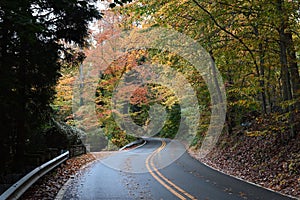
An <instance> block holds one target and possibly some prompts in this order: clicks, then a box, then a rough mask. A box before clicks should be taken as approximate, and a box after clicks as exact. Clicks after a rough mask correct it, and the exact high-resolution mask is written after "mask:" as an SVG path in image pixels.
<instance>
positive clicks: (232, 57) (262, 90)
mask: <svg viewBox="0 0 300 200" xmlns="http://www.w3.org/2000/svg"><path fill="white" fill-rule="evenodd" d="M92 2H93V0H84V1H79V0H63V1H62V0H59V1H56V0H51V1H46V0H44V1H36V0H31V1H29V0H23V1H18V0H3V1H1V3H0V45H1V46H0V58H1V59H0V63H1V64H0V70H1V73H0V80H1V85H0V101H1V104H0V110H1V116H0V124H1V125H0V129H1V143H0V154H1V156H0V162H1V163H4V164H3V165H2V166H1V167H3V168H4V167H7V166H11V165H14V164H15V162H16V161H22V158H23V157H24V153H25V152H26V151H28V150H30V149H38V146H39V145H40V146H41V144H40V141H41V140H40V138H41V134H45V133H46V132H47V131H49V130H53V129H52V128H53V126H54V124H55V122H53V119H55V120H56V121H60V122H66V123H67V124H68V125H70V126H75V125H76V126H77V128H79V129H80V130H81V131H85V132H86V133H85V134H87V135H86V137H85V138H84V141H83V142H84V143H85V144H89V145H90V148H91V150H92V151H99V150H101V149H104V148H106V149H109V148H111V149H114V148H116V147H121V146H123V145H125V144H126V143H128V142H130V141H132V140H134V139H135V137H134V136H132V135H130V134H129V133H126V131H124V130H123V129H122V127H120V126H119V125H118V124H117V123H116V122H115V118H114V114H116V113H114V112H113V111H112V105H111V98H112V95H113V93H114V89H115V87H117V86H118V84H119V82H120V80H121V79H122V77H123V78H124V77H126V78H127V79H128V80H131V81H128V84H129V86H130V83H131V84H132V85H133V84H134V82H135V81H136V80H135V75H134V73H131V74H130V71H134V70H135V69H137V68H138V67H139V66H141V65H163V66H167V67H170V68H172V69H173V70H175V71H176V72H178V73H180V74H182V75H183V76H184V77H185V78H186V80H188V82H189V83H190V84H191V85H192V87H193V89H194V91H196V95H197V99H198V102H199V105H201V106H200V107H199V109H201V112H202V113H201V118H200V120H199V125H197V131H196V133H193V135H194V138H193V140H192V142H191V144H189V145H190V146H192V147H193V148H195V149H198V148H200V147H201V142H202V140H203V138H204V137H205V135H206V133H207V130H208V127H209V123H210V119H211V94H210V92H209V90H208V88H207V85H206V83H205V81H204V79H203V77H202V76H201V74H200V73H199V72H198V71H197V69H196V68H195V67H194V66H192V64H191V63H189V62H188V61H187V60H185V59H184V58H182V57H180V56H179V55H176V53H174V52H166V51H161V50H157V49H137V50H134V51H130V52H129V53H128V54H126V55H125V56H123V57H119V58H118V59H116V60H114V62H112V63H110V65H109V67H108V68H107V69H106V70H104V71H101V73H99V74H98V77H99V80H98V82H97V88H96V91H95V94H94V97H95V98H94V100H93V101H94V102H93V103H94V104H95V110H96V116H97V120H96V121H93V120H89V119H90V118H89V115H93V113H91V112H90V111H89V110H88V108H87V107H85V104H84V102H85V101H86V100H87V96H85V94H79V95H80V102H79V103H78V104H80V107H79V109H78V110H77V111H76V113H74V110H72V109H73V107H72V106H74V105H73V104H74V102H73V97H74V95H77V94H74V93H76V92H80V91H73V89H74V87H73V85H74V84H75V85H76V84H80V88H84V87H89V84H88V81H90V80H89V79H85V76H86V75H87V74H88V73H94V72H92V71H89V69H86V68H85V66H86V65H85V64H84V60H85V58H86V57H89V56H91V55H92V54H93V56H95V53H94V52H93V50H94V49H95V46H97V45H98V47H99V46H101V45H103V44H104V43H105V41H106V40H107V39H109V38H111V37H113V36H114V35H117V34H119V33H120V32H122V31H124V30H132V29H134V30H138V29H141V28H151V27H164V28H167V29H170V30H175V31H178V32H180V33H183V34H185V35H187V36H188V37H190V38H192V39H193V40H195V41H197V42H198V43H199V44H200V45H201V46H202V47H203V48H204V49H205V50H206V51H207V52H208V53H209V55H210V56H211V58H212V60H213V61H214V62H215V67H216V68H217V69H218V70H219V72H220V73H221V75H222V78H223V82H224V88H225V90H226V101H227V104H226V108H227V112H226V121H225V124H224V128H223V131H222V136H221V138H220V141H219V143H218V146H217V147H216V149H215V152H217V151H220V152H223V151H224V153H223V154H224V155H230V153H228V151H229V150H228V149H230V151H232V152H235V153H237V154H239V155H240V154H241V155H243V158H244V159H248V160H246V161H244V160H243V162H244V163H246V164H247V165H246V164H245V166H246V167H249V168H252V169H254V168H255V169H258V168H262V169H263V170H266V171H268V170H269V171H271V170H273V171H276V173H275V175H272V177H271V178H272V179H274V180H277V178H278V177H279V175H278V174H280V173H279V171H280V170H283V171H284V173H285V174H289V175H290V177H291V180H292V181H291V183H290V185H292V184H296V182H295V180H296V178H297V176H298V177H299V173H300V164H299V163H300V154H299V146H300V145H299V142H297V141H299V131H300V123H299V122H300V115H299V109H300V76H299V54H300V49H299V46H300V45H299V42H300V36H299V30H300V26H299V25H300V23H299V20H300V16H299V15H300V10H299V8H300V2H299V1H298V0H274V1H267V0H253V1H246V0H225V1H224V0H222V1H221V0H220V1H218V0H214V1H211V0H180V1H178V0H156V1H154V0H137V1H131V0H129V1H128V0H122V1H116V0H115V1H114V2H110V9H109V8H107V9H108V10H105V11H104V10H102V11H101V12H102V13H100V11H99V10H97V8H96V7H95V4H92ZM106 3H107V2H106ZM106 5H108V4H106ZM102 17H103V19H102ZM93 19H97V20H98V21H96V23H95V24H94V26H95V27H96V31H92V30H89V29H88V22H89V21H92V20H93ZM94 22H95V21H94ZM98 53H99V54H100V53H101V52H100V51H99V52H98ZM97 56H101V55H97ZM94 62H95V63H96V62H97V59H96V57H95V61H94ZM96 73H98V72H96ZM161 73H167V71H162V72H161ZM76 77H77V78H78V77H79V79H76ZM129 86H128V87H129ZM221 87H223V86H221ZM128 90H130V89H128V88H123V90H121V91H120V92H121V94H122V92H123V94H124V95H125V93H126V91H128ZM154 104H155V105H157V104H159V105H161V106H163V107H165V111H166V116H164V117H165V123H164V126H163V127H162V130H161V131H160V132H159V133H158V134H157V135H159V136H161V137H168V138H174V137H175V136H176V133H177V132H178V129H179V125H178V123H179V122H180V120H181V114H182V110H181V109H180V99H178V97H176V95H175V93H174V91H172V90H171V89H170V88H167V87H164V86H162V85H160V84H145V85H143V87H140V88H138V89H137V90H135V91H134V92H133V94H132V96H131V98H130V107H129V108H128V109H129V110H130V112H129V114H128V115H129V116H130V118H131V119H133V121H134V122H135V123H136V124H137V125H139V126H146V125H148V124H149V123H150V121H151V120H150V117H151V116H150V113H151V112H152V110H151V108H150V107H151V106H153V105H154ZM117 114H118V113H117ZM187 126H191V124H187ZM137 135H138V134H137ZM243 142H244V143H243ZM243 145H244V146H247V145H249V146H252V147H253V146H255V145H258V147H259V148H260V152H257V151H258V150H257V149H253V148H252V147H251V150H249V149H247V148H246V147H245V148H244V146H243ZM46 146H47V145H46ZM237 146H238V147H241V149H242V150H237V148H236V147H237ZM271 147H273V148H271ZM289 148H290V149H291V150H290V152H289V151H288V150H287V149H289ZM224 149H225V150H226V151H227V150H228V151H227V152H226V151H225V150H224ZM277 150H278V152H277ZM275 152H276V153H275ZM253 155H255V156H256V157H255V156H254V157H255V158H256V159H255V161H254V160H251V159H253ZM214 156H216V158H217V156H219V157H220V160H222V159H224V160H230V159H227V157H226V158H224V157H222V155H216V154H214ZM237 157H239V156H237ZM220 160H218V162H219V163H221V161H220ZM249 160H250V161H251V162H252V163H254V162H255V164H253V165H252V164H249V163H250V161H249ZM271 161H272V162H271ZM232 162H233V160H232ZM235 162H239V161H236V160H235ZM248 162H249V163H248ZM267 162H271V163H272V165H274V166H276V167H271V166H268V167H266V165H267V164H266V163H267ZM223 165H224V163H223ZM226 165H227V164H226ZM286 165H287V167H282V166H286ZM232 168H234V167H232ZM266 168H268V169H266ZM258 171H259V170H258ZM267 175H269V174H268V173H262V172H261V171H259V175H257V174H255V173H254V175H252V176H258V177H260V176H267ZM280 177H281V178H280ZM280 177H279V178H278V180H277V182H276V181H274V185H275V184H277V185H276V187H277V186H278V185H279V186H280V187H283V186H282V185H284V184H285V185H288V184H287V183H283V182H282V180H284V179H285V178H287V176H284V175H280ZM292 178H294V179H292ZM262 179H263V178H262ZM262 179H260V180H259V181H261V180H262ZM254 181H255V180H254ZM297 181H298V182H299V179H297ZM272 184H273V183H272ZM272 184H270V185H268V186H269V187H272V186H274V185H272ZM279 186H278V187H279ZM274 187H275V186H274ZM277 190H281V188H277ZM298 192H299V191H298ZM291 194H295V195H297V193H291Z"/></svg>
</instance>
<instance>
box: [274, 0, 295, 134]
mask: <svg viewBox="0 0 300 200" xmlns="http://www.w3.org/2000/svg"><path fill="white" fill-rule="evenodd" d="M277 6H278V7H277V9H278V11H279V14H280V19H281V23H280V26H279V29H278V31H279V48H280V63H281V74H282V88H283V100H284V101H288V102H287V103H288V106H287V109H286V111H287V112H288V115H289V119H288V123H289V125H290V138H292V137H294V136H295V129H294V108H293V105H292V102H291V101H292V100H293V95H292V85H291V78H290V77H291V76H290V72H289V68H288V60H287V46H288V45H287V44H288V39H287V37H286V34H285V29H286V20H285V16H284V10H283V1H282V0H277Z"/></svg>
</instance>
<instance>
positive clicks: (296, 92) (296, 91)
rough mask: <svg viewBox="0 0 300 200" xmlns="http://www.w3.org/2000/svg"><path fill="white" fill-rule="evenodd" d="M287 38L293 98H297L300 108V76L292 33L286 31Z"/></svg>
mask: <svg viewBox="0 0 300 200" xmlns="http://www.w3.org/2000/svg"><path fill="white" fill-rule="evenodd" d="M286 39H287V53H288V62H289V69H290V73H291V82H292V91H293V99H295V100H296V103H295V108H297V109H300V103H299V101H298V99H299V96H300V77H299V69H298V65H297V58H296V51H295V48H294V43H293V36H292V33H286Z"/></svg>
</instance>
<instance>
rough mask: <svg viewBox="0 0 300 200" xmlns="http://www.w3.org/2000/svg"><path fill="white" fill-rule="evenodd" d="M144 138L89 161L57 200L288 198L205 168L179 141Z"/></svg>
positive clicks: (268, 199)
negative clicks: (140, 142)
mask: <svg viewBox="0 0 300 200" xmlns="http://www.w3.org/2000/svg"><path fill="white" fill-rule="evenodd" d="M145 140H146V142H145V144H144V145H142V146H140V147H138V148H135V149H131V150H124V151H119V152H116V153H114V154H113V155H111V156H109V157H107V158H105V159H102V160H98V161H96V162H94V163H92V164H91V165H89V166H88V167H87V168H85V169H84V170H83V171H81V173H79V174H78V175H77V176H76V177H75V178H74V179H73V180H72V181H70V182H69V183H70V184H68V187H67V188H66V190H65V192H64V194H63V195H62V197H61V198H60V199H64V200H67V199H80V200H85V199H86V200H91V199H120V200H125V199H154V200H156V199H158V200H161V199H203V200H212V199H216V200H235V199H236V200H237V199H251V200H254V199H263V200H285V199H290V198H289V197H286V196H282V195H280V194H278V193H274V192H271V191H269V190H266V189H263V188H260V187H257V186H255V185H252V184H249V183H246V182H243V181H241V180H238V179H235V178H233V177H230V176H227V175H225V174H222V173H220V172H217V171H215V170H213V169H211V168H209V167H207V166H205V165H204V164H202V163H201V162H199V161H197V160H195V159H194V158H192V157H190V156H189V154H188V153H186V152H185V149H184V147H183V145H182V144H181V143H179V142H176V141H172V140H168V139H160V138H148V139H145Z"/></svg>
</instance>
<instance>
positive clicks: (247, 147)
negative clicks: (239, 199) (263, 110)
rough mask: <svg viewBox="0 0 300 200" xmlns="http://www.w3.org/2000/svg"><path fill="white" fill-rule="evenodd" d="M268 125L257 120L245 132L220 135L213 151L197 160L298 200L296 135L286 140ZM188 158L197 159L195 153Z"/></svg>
mask: <svg viewBox="0 0 300 200" xmlns="http://www.w3.org/2000/svg"><path fill="white" fill-rule="evenodd" d="M271 121H272V120H270V119H268V118H265V119H263V118H260V119H256V120H255V121H254V122H252V125H251V127H249V128H247V130H246V129H242V130H241V129H236V130H235V131H234V134H232V135H222V136H221V137H220V139H219V141H220V142H219V144H217V146H216V147H215V148H214V149H213V151H211V152H210V153H209V154H208V155H207V156H206V157H205V158H203V159H200V158H198V159H200V160H201V161H202V162H204V163H206V164H207V165H209V166H212V167H214V168H216V169H218V170H220V171H222V172H225V173H226V174H230V175H233V176H236V177H239V178H242V179H244V180H248V181H250V182H253V183H256V184H258V185H261V186H263V187H266V188H269V189H272V190H275V191H278V192H280V193H283V194H286V195H290V196H294V197H297V198H300V187H299V185H300V134H299V131H297V132H296V133H298V134H297V135H296V137H295V138H294V139H289V140H286V138H287V137H286V136H287V134H288V132H285V133H283V134H278V133H276V130H275V129H278V128H280V127H281V126H280V125H279V124H277V125H271V123H270V122H271ZM272 124H273V123H272ZM272 128H273V129H274V130H271V129H272ZM263 130H271V131H263ZM190 154H191V155H192V156H194V157H195V158H197V153H196V151H193V150H191V151H190Z"/></svg>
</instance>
